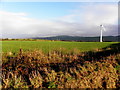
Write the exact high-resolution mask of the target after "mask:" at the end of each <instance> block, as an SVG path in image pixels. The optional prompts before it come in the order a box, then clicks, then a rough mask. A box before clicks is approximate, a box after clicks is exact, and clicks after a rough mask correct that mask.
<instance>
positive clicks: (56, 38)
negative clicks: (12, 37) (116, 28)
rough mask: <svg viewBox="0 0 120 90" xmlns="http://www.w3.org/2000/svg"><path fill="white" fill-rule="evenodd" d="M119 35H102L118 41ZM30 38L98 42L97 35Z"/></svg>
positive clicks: (106, 39)
mask: <svg viewBox="0 0 120 90" xmlns="http://www.w3.org/2000/svg"><path fill="white" fill-rule="evenodd" d="M119 38H120V36H103V41H107V42H118V40H119ZM32 39H46V40H62V41H82V42H86V41H87V42H99V37H80V36H65V35H62V36H53V37H35V38H32Z"/></svg>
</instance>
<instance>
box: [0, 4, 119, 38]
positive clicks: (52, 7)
mask: <svg viewBox="0 0 120 90" xmlns="http://www.w3.org/2000/svg"><path fill="white" fill-rule="evenodd" d="M0 6H1V10H0V15H1V16H0V17H1V18H0V25H1V28H0V30H1V31H2V37H3V38H26V37H45V36H57V35H70V36H99V35H100V24H103V25H104V27H105V28H106V31H105V32H103V35H104V36H108V35H113V36H115V35H118V3H117V2H2V3H0Z"/></svg>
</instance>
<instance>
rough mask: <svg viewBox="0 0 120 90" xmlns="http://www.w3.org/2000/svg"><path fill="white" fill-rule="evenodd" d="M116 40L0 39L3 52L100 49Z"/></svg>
mask: <svg viewBox="0 0 120 90" xmlns="http://www.w3.org/2000/svg"><path fill="white" fill-rule="evenodd" d="M115 43H117V42H103V43H100V42H64V41H2V51H3V52H14V53H15V52H18V51H19V49H20V48H22V49H23V50H24V51H26V50H34V49H39V50H42V51H43V52H45V53H46V52H48V51H51V50H60V49H62V50H64V51H65V52H67V51H68V52H70V51H73V50H74V49H77V50H79V51H81V52H84V51H90V50H94V49H97V48H98V49H101V48H104V47H107V46H109V45H111V44H115Z"/></svg>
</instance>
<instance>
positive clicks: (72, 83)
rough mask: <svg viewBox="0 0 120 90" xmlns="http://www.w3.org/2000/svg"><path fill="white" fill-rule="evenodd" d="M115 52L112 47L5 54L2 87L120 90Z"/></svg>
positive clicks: (118, 57) (118, 60)
mask: <svg viewBox="0 0 120 90" xmlns="http://www.w3.org/2000/svg"><path fill="white" fill-rule="evenodd" d="M108 48H111V49H108ZM107 50H108V51H107ZM109 50H112V51H113V50H114V53H113V52H112V51H109ZM117 50H118V48H116V46H114V45H113V46H110V47H106V48H104V49H101V50H100V51H94V52H85V53H79V54H74V53H71V54H70V53H69V54H63V53H62V52H59V51H53V52H49V53H48V54H43V52H42V51H36V50H35V51H33V52H29V51H28V52H24V51H22V49H21V50H20V52H19V53H18V54H17V55H12V54H10V55H9V54H4V55H3V58H2V62H3V63H2V88H119V87H120V81H119V80H120V71H119V70H120V53H119V51H117ZM101 53H104V54H103V55H102V54H101Z"/></svg>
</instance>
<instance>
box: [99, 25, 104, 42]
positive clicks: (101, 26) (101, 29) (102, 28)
mask: <svg viewBox="0 0 120 90" xmlns="http://www.w3.org/2000/svg"><path fill="white" fill-rule="evenodd" d="M103 30H104V31H105V28H104V26H103V25H102V24H101V25H100V31H101V32H100V42H103V41H102V31H103Z"/></svg>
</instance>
